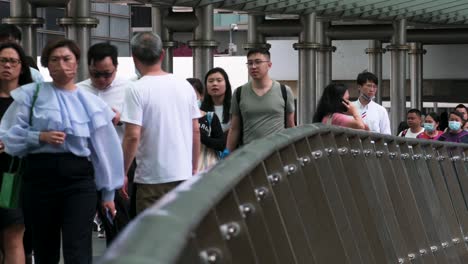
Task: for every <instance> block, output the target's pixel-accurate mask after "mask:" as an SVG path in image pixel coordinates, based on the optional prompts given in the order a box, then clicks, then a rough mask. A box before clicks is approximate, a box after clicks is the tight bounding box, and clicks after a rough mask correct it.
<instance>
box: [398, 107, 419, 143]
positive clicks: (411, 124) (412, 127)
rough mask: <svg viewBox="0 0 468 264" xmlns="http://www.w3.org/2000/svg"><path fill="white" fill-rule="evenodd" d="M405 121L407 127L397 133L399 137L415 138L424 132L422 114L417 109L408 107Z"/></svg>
mask: <svg viewBox="0 0 468 264" xmlns="http://www.w3.org/2000/svg"><path fill="white" fill-rule="evenodd" d="M406 123H407V124H408V128H407V129H405V130H403V131H401V132H400V134H398V136H399V137H407V138H416V137H417V136H418V135H419V134H421V133H422V132H424V127H422V126H421V125H422V114H421V111H419V110H418V109H410V110H409V111H408V113H407V114H406Z"/></svg>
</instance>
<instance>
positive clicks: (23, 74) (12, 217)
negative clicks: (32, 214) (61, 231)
mask: <svg viewBox="0 0 468 264" xmlns="http://www.w3.org/2000/svg"><path fill="white" fill-rule="evenodd" d="M32 81H33V80H32V77H31V72H30V70H29V66H28V63H27V59H26V54H25V53H24V51H23V49H22V48H21V47H20V46H19V45H18V44H16V43H6V44H2V45H0V120H1V119H2V118H3V115H4V114H5V112H6V111H7V109H8V107H9V106H10V105H11V104H12V103H13V97H12V96H11V94H10V93H11V92H12V91H13V90H15V89H16V88H18V87H19V86H21V85H24V84H28V83H31V82H32ZM12 159H13V157H11V156H10V155H8V154H7V153H5V145H4V144H3V142H1V141H0V177H1V176H2V174H3V173H4V172H6V171H8V170H9V167H10V163H11V162H12ZM15 162H16V161H15ZM0 182H1V179H0ZM0 230H1V241H2V243H1V244H2V249H3V250H2V251H3V253H4V261H3V262H2V263H25V253H24V248H23V234H24V218H23V212H22V210H21V209H20V208H17V209H6V208H0Z"/></svg>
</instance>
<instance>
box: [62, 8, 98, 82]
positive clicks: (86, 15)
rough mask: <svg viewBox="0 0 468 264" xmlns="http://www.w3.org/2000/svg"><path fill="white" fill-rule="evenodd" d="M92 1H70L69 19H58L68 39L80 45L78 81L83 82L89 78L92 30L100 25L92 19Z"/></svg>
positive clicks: (67, 11)
mask: <svg viewBox="0 0 468 264" xmlns="http://www.w3.org/2000/svg"><path fill="white" fill-rule="evenodd" d="M90 12H91V1H90V0H70V2H69V3H68V5H67V8H66V15H67V17H64V18H60V19H58V24H59V25H61V26H64V27H65V34H66V37H67V38H68V39H72V40H74V41H76V43H78V46H79V47H80V50H81V59H80V65H79V67H78V74H77V77H76V81H77V82H78V81H82V80H84V79H86V78H87V76H88V61H87V60H88V59H87V57H86V53H87V52H88V49H89V46H90V43H91V41H90V40H91V28H92V27H96V26H97V25H98V23H99V20H97V19H96V18H94V17H90Z"/></svg>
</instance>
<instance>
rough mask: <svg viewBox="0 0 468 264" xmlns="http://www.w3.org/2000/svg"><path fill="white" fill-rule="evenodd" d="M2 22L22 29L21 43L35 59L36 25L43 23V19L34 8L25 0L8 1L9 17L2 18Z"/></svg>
mask: <svg viewBox="0 0 468 264" xmlns="http://www.w3.org/2000/svg"><path fill="white" fill-rule="evenodd" d="M2 23H5V24H13V25H17V26H19V27H20V28H21V31H22V40H21V45H22V46H23V49H24V51H25V52H26V54H27V55H29V56H31V57H33V58H34V60H36V58H37V47H36V32H37V27H38V26H42V24H44V19H42V18H37V17H36V8H35V7H33V6H32V5H31V4H30V3H29V2H28V1H27V0H11V1H10V17H8V18H4V19H2Z"/></svg>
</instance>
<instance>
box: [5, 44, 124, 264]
mask: <svg viewBox="0 0 468 264" xmlns="http://www.w3.org/2000/svg"><path fill="white" fill-rule="evenodd" d="M79 60H80V49H79V48H78V46H77V44H76V43H75V42H73V41H71V40H68V39H57V40H53V41H51V42H49V43H48V44H47V45H46V47H45V48H44V50H43V51H42V57H41V64H42V66H44V67H47V68H48V69H49V73H50V76H51V77H52V82H48V83H41V84H29V85H24V86H22V87H20V88H18V89H16V90H14V91H13V92H12V93H11V95H12V97H13V98H14V102H13V103H12V105H11V106H10V107H9V109H8V110H7V112H6V113H5V116H4V120H6V121H7V122H2V123H1V126H0V131H1V133H0V140H2V141H3V143H4V144H5V150H6V152H7V153H8V154H11V155H14V156H20V157H23V158H24V159H25V160H26V164H27V165H26V168H25V172H24V176H23V190H24V214H25V218H26V219H31V225H32V231H33V232H32V233H33V249H34V258H35V263H37V264H41V263H58V262H59V260H60V248H61V246H62V249H63V257H64V261H65V263H91V262H92V244H91V243H92V223H93V218H94V214H95V211H96V202H97V193H96V189H98V190H100V191H101V193H102V199H101V204H102V207H103V208H105V209H104V210H105V214H106V215H107V216H108V217H109V218H113V217H114V216H115V214H116V210H115V205H114V192H115V190H116V189H118V188H120V187H122V185H123V178H124V171H123V154H122V148H121V144H120V140H119V138H118V136H117V132H116V131H115V129H114V125H113V124H112V119H113V117H114V115H115V114H114V113H113V112H112V110H111V109H110V107H109V106H107V104H106V103H105V102H104V101H102V100H101V99H100V98H98V97H96V96H95V95H93V94H91V93H89V92H86V91H84V90H82V89H77V86H76V85H75V83H74V78H75V76H76V73H77V69H78V63H79ZM31 105H34V106H33V107H31ZM95 175H96V177H95ZM28 221H29V220H28Z"/></svg>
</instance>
